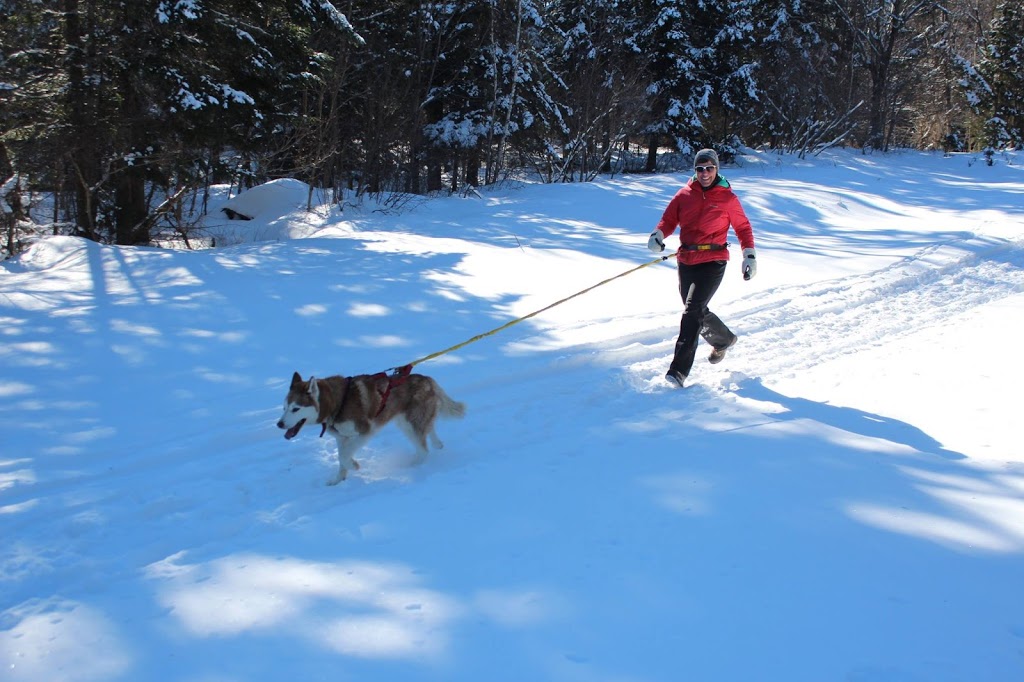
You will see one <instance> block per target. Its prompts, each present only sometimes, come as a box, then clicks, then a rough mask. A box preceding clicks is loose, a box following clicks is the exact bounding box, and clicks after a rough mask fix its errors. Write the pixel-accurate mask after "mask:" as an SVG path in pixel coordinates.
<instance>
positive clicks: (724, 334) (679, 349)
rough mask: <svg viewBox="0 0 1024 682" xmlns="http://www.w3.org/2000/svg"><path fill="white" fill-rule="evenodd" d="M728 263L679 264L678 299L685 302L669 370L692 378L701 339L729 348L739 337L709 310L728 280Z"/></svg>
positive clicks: (719, 346) (719, 261) (717, 261)
mask: <svg viewBox="0 0 1024 682" xmlns="http://www.w3.org/2000/svg"><path fill="white" fill-rule="evenodd" d="M726 265H728V261H724V260H715V261H711V262H709V263H701V264H699V265H684V264H682V263H679V295H680V296H682V298H683V317H682V319H681V320H680V321H679V338H678V339H677V340H676V352H675V356H674V357H673V358H672V365H671V366H670V367H669V369H672V370H675V371H677V372H681V373H682V374H684V375H687V376H689V374H690V368H691V367H693V357H694V356H695V355H696V354H697V336H698V335H700V336H701V337H703V338H704V340H705V341H707V342H708V343H709V344H711V345H712V346H714V347H715V348H727V347H728V346H729V344H731V343H732V342H733V339H735V338H736V335H735V334H733V333H732V332H731V331H729V328H728V327H726V326H725V323H724V322H722V320H720V319H719V318H718V315H715V314H714V313H713V312H711V311H710V310H708V303H709V302H710V301H711V297H712V296H714V295H715V292H716V291H718V285H720V284H721V283H722V277H724V276H725V266H726Z"/></svg>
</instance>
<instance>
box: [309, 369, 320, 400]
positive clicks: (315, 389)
mask: <svg viewBox="0 0 1024 682" xmlns="http://www.w3.org/2000/svg"><path fill="white" fill-rule="evenodd" d="M309 397H310V398H312V399H313V402H315V403H316V404H317V405H319V404H320V384H318V383H317V381H316V377H314V376H313V375H312V374H311V375H309Z"/></svg>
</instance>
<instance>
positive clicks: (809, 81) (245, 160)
mask: <svg viewBox="0 0 1024 682" xmlns="http://www.w3.org/2000/svg"><path fill="white" fill-rule="evenodd" d="M0 41H2V42H0V48H2V49H0V181H2V182H3V185H2V187H0V199H2V201H0V207H2V208H3V213H2V215H0V218H2V220H3V222H4V225H3V229H4V232H3V234H2V238H0V240H2V241H3V242H4V243H3V244H2V249H3V252H4V253H5V254H11V253H16V252H17V251H18V250H19V248H20V247H19V245H20V244H21V236H22V234H23V231H24V230H26V229H28V226H33V225H34V226H35V227H36V228H37V229H38V226H39V221H38V219H36V220H35V222H33V220H32V218H33V216H32V215H31V212H32V210H33V206H32V205H31V202H32V197H34V196H46V197H47V198H48V202H49V203H48V208H47V211H48V213H47V215H48V216H49V219H48V222H47V224H46V225H45V229H47V230H48V231H50V232H52V233H55V234H56V233H59V234H75V235H81V236H84V237H87V238H90V239H94V240H97V241H102V242H108V243H117V244H148V243H152V241H153V239H154V234H156V233H158V232H162V231H166V230H168V229H172V230H184V229H185V228H186V227H187V225H185V223H186V222H187V220H188V219H189V218H188V216H189V215H194V213H195V212H194V210H187V208H188V207H184V206H183V204H184V203H185V200H186V199H188V200H189V201H194V200H195V198H196V197H198V196H202V190H203V188H206V187H209V186H211V185H212V184H215V183H235V184H237V185H238V186H239V187H246V186H251V185H253V184H257V183H260V182H263V181H266V180H268V179H272V178H278V177H295V178H299V179H301V180H303V181H305V182H306V183H308V184H309V185H310V186H311V187H315V188H317V189H318V190H319V191H321V192H326V193H327V194H328V195H329V196H332V197H334V198H335V200H338V199H339V198H340V197H342V196H355V197H367V196H384V195H392V194H393V193H396V192H397V193H406V194H427V193H438V192H459V191H464V190H466V189H467V188H472V187H476V186H480V185H487V184H492V183H495V182H498V181H500V180H502V179H503V178H506V177H508V176H509V175H510V174H512V173H529V174H530V175H531V177H537V178H541V179H543V180H544V181H548V182H572V181H586V180H590V179H593V178H594V177H596V176H597V175H599V174H602V173H624V172H655V171H657V170H663V169H664V168H663V166H661V165H659V164H662V163H664V161H663V160H664V159H665V158H671V154H669V155H666V154H665V153H664V152H665V151H666V150H669V151H676V152H678V154H677V155H676V158H678V159H681V160H682V163H687V162H688V158H687V157H688V155H689V154H692V152H693V150H695V149H698V148H701V147H705V146H714V147H716V148H717V149H719V150H720V153H721V155H722V156H723V157H724V158H725V159H728V158H729V155H730V154H731V153H734V152H735V151H736V150H738V149H739V148H740V147H742V146H751V147H764V148H770V149H777V150H781V151H787V152H793V153H798V154H814V153H818V152H820V151H821V150H823V149H827V148H829V147H831V146H837V145H842V146H854V147H857V148H861V149H864V150H865V152H866V153H870V152H879V151H885V150H887V149H890V148H892V147H910V148H917V149H945V150H947V151H956V150H960V151H964V150H970V151H982V150H985V149H992V150H994V149H999V148H1005V147H1009V146H1019V145H1020V144H1021V143H1022V141H1024V42H1022V41H1024V9H1022V8H1021V3H1020V2H1019V1H1018V0H1013V1H1012V2H1010V1H1007V2H999V1H998V0H949V1H948V2H939V1H937V0H714V1H710V0H634V1H629V2H627V1H625V0H552V1H549V2H545V1H543V0H461V1H460V2H415V1H410V0H402V1H395V0H334V1H331V0H258V1H256V0H34V1H32V2H28V1H26V0H0ZM193 208H194V207H193Z"/></svg>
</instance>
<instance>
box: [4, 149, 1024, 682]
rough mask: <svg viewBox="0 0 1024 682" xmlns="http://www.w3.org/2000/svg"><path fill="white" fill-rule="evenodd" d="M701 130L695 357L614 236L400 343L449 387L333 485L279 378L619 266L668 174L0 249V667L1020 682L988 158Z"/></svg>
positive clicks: (358, 364) (1007, 226)
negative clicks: (751, 249) (701, 337)
mask: <svg viewBox="0 0 1024 682" xmlns="http://www.w3.org/2000/svg"><path fill="white" fill-rule="evenodd" d="M740 161H741V165H740V166H737V167H732V168H726V169H724V174H725V175H726V176H727V177H728V178H729V179H730V181H732V183H733V185H734V187H735V189H736V191H737V193H738V194H739V196H740V198H741V200H742V201H743V202H744V205H745V207H746V209H747V213H748V215H749V216H750V218H751V220H752V222H753V225H754V232H755V236H756V238H757V243H758V263H759V265H758V267H759V272H758V275H757V277H756V278H755V279H754V280H752V281H750V282H744V281H743V280H742V278H741V276H740V272H739V258H738V250H737V249H736V247H734V248H733V251H734V253H733V260H732V262H731V264H730V267H729V270H728V272H727V274H726V281H725V282H724V284H723V286H722V288H721V289H720V290H719V293H718V294H717V296H716V297H715V299H714V301H713V306H712V308H713V309H714V310H715V311H716V312H717V313H718V314H719V315H720V316H721V317H722V318H723V319H724V320H725V321H726V322H727V323H728V324H729V325H730V326H731V327H732V329H733V330H734V331H735V332H737V333H738V334H739V335H740V341H739V343H738V344H737V345H736V346H735V347H734V348H733V349H732V350H731V351H730V352H729V354H728V357H727V358H726V360H725V362H723V363H722V364H720V365H715V366H712V365H710V364H708V363H706V362H705V361H704V360H703V357H704V355H706V352H707V351H708V348H707V347H706V346H704V345H702V346H701V348H700V350H699V355H698V362H697V363H696V364H695V365H694V371H693V374H692V379H693V380H694V385H693V386H692V387H690V388H687V389H682V390H680V389H673V388H671V387H670V386H669V385H668V384H667V383H666V382H665V381H664V379H663V374H664V371H665V369H666V368H667V364H668V360H669V357H670V354H671V348H672V345H673V342H674V339H675V334H676V331H677V325H678V317H679V312H680V310H679V309H680V304H679V300H678V294H677V292H676V289H675V273H674V269H673V267H672V266H671V265H670V264H669V263H656V264H652V265H651V266H649V267H645V268H642V269H640V270H637V271H636V272H634V273H631V274H629V275H627V276H624V277H621V278H617V279H613V280H612V281H610V282H608V283H607V284H604V285H602V286H600V287H598V288H596V289H594V290H593V291H590V292H588V293H586V294H584V295H581V296H578V297H575V298H572V299H571V300H569V301H567V302H566V303H564V304H560V305H558V306H555V307H554V308H551V309H550V310H547V311H545V312H543V313H541V314H539V315H536V316H534V317H531V318H529V319H527V320H525V321H523V322H522V323H519V324H516V325H513V326H511V327H509V328H507V329H505V330H503V331H501V332H499V333H497V334H495V335H492V336H487V337H485V338H483V339H481V340H479V341H477V342H474V343H472V344H470V345H468V346H466V347H464V348H462V349H459V350H457V351H454V352H451V353H447V354H444V355H442V356H440V357H438V358H437V359H432V360H429V361H427V362H424V363H422V364H420V365H418V366H417V368H416V369H417V371H421V372H424V373H427V374H430V375H432V376H434V377H435V378H437V379H438V381H439V382H440V383H441V384H442V385H443V386H444V387H445V388H446V390H447V391H448V392H449V393H450V394H451V395H452V396H453V397H455V398H456V399H458V400H461V401H464V402H466V403H467V405H468V408H469V412H468V414H467V416H466V418H465V419H464V420H461V421H448V422H442V423H440V425H439V433H440V435H441V437H442V438H443V439H444V440H445V443H446V447H445V449H444V450H441V451H437V452H434V453H432V454H431V456H430V458H428V460H427V462H426V463H425V464H423V465H421V466H418V467H414V466H411V460H412V452H411V449H410V448H409V446H408V444H407V443H406V441H405V440H404V438H403V437H402V436H401V435H400V434H399V432H398V431H397V430H396V429H394V428H393V427H392V428H389V429H386V430H385V431H383V432H382V433H381V434H380V435H379V436H378V437H377V438H376V439H375V440H374V441H372V442H371V444H370V445H369V446H368V447H367V448H366V449H365V450H364V451H363V453H362V456H361V457H360V460H361V461H362V463H363V468H362V469H361V470H360V471H358V472H355V474H354V475H353V476H352V477H350V479H349V480H348V481H346V482H344V483H342V484H340V485H338V486H336V487H328V486H326V485H325V482H326V481H327V480H328V479H329V478H330V477H331V476H332V474H333V473H334V469H335V462H334V453H333V452H332V446H333V440H331V439H322V440H321V439H318V438H317V437H316V436H317V431H315V430H313V429H305V430H304V432H303V433H302V434H300V435H299V437H298V438H296V439H295V440H293V441H285V440H284V438H283V437H282V432H281V431H280V430H279V429H277V428H276V427H275V421H276V420H277V418H278V417H279V416H280V405H281V401H282V399H283V396H284V392H285V389H286V387H287V384H288V382H289V379H290V377H291V374H292V372H293V371H299V372H300V373H301V374H302V375H303V376H308V375H309V374H310V373H312V374H315V375H318V376H325V375H328V374H335V373H340V374H357V373H367V372H377V371H382V370H386V369H389V368H392V367H396V366H400V365H403V364H406V363H408V362H411V361H413V360H415V359H417V358H421V357H423V356H426V355H428V354H431V353H434V352H436V351H440V350H444V349H446V348H449V347H451V346H453V345H456V344H459V343H461V342H463V341H465V340H467V339H470V338H472V337H474V336H476V335H478V334H481V333H484V332H487V331H489V330H491V329H494V328H497V327H499V326H501V325H503V324H505V323H507V322H509V321H510V320H512V319H515V318H518V317H520V316H524V315H528V314H529V313H532V312H534V311H537V310H539V309H541V308H544V307H545V306H547V305H549V304H551V303H552V302H554V301H557V300H560V299H562V298H565V297H568V296H571V295H572V294H573V293H575V292H578V291H580V290H583V289H585V288H587V287H589V286H592V285H594V284H596V283H597V282H600V281H602V280H605V279H608V278H612V277H615V276H616V275H618V274H620V273H622V272H625V271H627V270H630V269H631V268H635V267H636V266H638V265H641V264H644V263H647V262H649V261H651V260H652V254H650V252H648V251H647V250H646V243H647V235H648V234H649V233H650V231H651V229H652V228H653V226H654V225H655V223H656V222H657V219H658V217H659V216H660V214H661V211H662V210H663V208H664V206H665V204H666V203H667V202H668V200H669V198H670V197H671V195H672V194H673V193H674V192H675V190H676V189H677V188H678V187H679V185H680V184H681V183H682V182H683V181H684V180H685V178H684V177H683V176H680V175H665V176H643V177H636V176H627V177H617V178H614V179H611V180H603V181H599V182H595V183H590V184H578V185H546V186H545V185H521V186H514V187H504V188H502V189H500V190H490V191H483V192H482V193H481V196H479V197H473V198H459V197H453V198H444V199H437V200H431V201H426V202H422V203H419V204H418V205H416V206H409V207H408V209H409V210H407V211H405V212H403V213H401V214H398V215H389V214H386V213H382V212H375V211H372V210H370V209H372V208H373V206H370V207H367V209H366V210H364V211H361V212H357V211H352V210H349V211H347V212H346V213H345V214H344V215H341V214H338V213H336V212H335V213H332V212H331V211H327V210H322V211H319V212H313V213H308V214H307V213H304V212H302V211H301V210H296V209H295V207H294V204H293V203H292V202H290V201H289V202H287V205H282V208H281V210H280V211H279V212H277V214H276V215H275V211H273V210H269V209H268V208H267V207H266V206H263V208H262V209H261V213H260V215H259V216H258V217H257V220H254V221H250V222H249V223H243V222H239V221H231V223H230V225H228V223H227V222H226V221H222V222H223V223H224V225H223V226H222V227H223V228H224V229H230V230H231V231H232V232H233V234H234V235H235V237H236V238H240V240H241V241H246V240H245V235H246V234H249V235H251V236H253V237H254V238H255V237H257V236H258V238H259V239H260V240H259V241H247V242H246V243H241V244H238V245H235V246H231V247H227V248H221V249H215V250H207V251H199V252H172V251H167V250H158V249H148V248H114V247H108V246H101V245H97V244H94V243H90V242H86V241H82V240H79V239H70V238H52V239H48V240H46V241H44V242H42V243H39V244H37V245H36V246H35V247H33V248H32V249H31V250H30V251H29V252H27V253H25V254H23V255H22V256H21V257H20V258H18V259H15V260H13V261H8V262H5V263H3V264H2V267H0V337H2V340H3V345H2V346H0V425H2V427H3V431H4V434H5V435H4V438H3V441H2V445H0V539H2V541H0V680H11V681H19V682H20V681H24V680H32V681H39V682H59V681H92V680H112V681H114V680H116V681H133V682H134V681H165V680H166V681H174V682H242V681H267V682H271V681H272V682H277V681H279V680H302V681H306V680H330V681H331V682H338V681H343V680H353V681H356V680H358V681H359V682H367V681H370V680H381V681H388V682H391V681H394V680H446V681H447V680H459V681H466V682H482V681H484V680H487V681H488V682H504V681H507V682H527V681H530V682H533V681H539V680H545V681H549V680H550V681H567V682H578V681H579V682H582V681H586V682H613V681H614V682H680V681H683V680H685V681H691V680H692V681H712V682H720V681H722V682H725V681H729V682H731V681H737V682H752V681H755V680H772V681H775V680H778V681H780V682H781V681H784V682H804V681H806V682H830V681H845V682H890V681H892V682H939V681H952V680H957V681H964V682H978V681H981V680H985V681H987V682H1019V681H1020V680H1024V448H1022V446H1021V440H1022V439H1021V435H1020V428H1019V425H1018V424H1017V423H1016V420H1017V419H1019V418H1020V416H1021V408H1020V397H1019V392H1020V387H1021V386H1022V385H1024V360H1022V356H1021V353H1020V350H1019V347H1018V345H1017V344H1018V343H1019V338H1020V337H1021V335H1022V333H1024V157H1022V156H1021V155H1019V154H1018V155H1016V156H1013V155H1009V156H1007V155H1001V156H997V157H996V164H995V165H994V166H991V167H990V166H986V165H985V164H984V163H982V162H980V161H979V159H978V158H977V157H976V156H971V155H957V156H953V157H949V158H943V157H942V156H941V155H939V154H926V153H910V152H907V153H893V154H887V155H873V156H863V155H859V154H857V153H855V152H835V153H831V154H827V155H823V156H822V157H819V158H815V159H812V160H808V161H800V160H798V159H796V158H794V157H788V156H777V155H772V154H754V153H751V154H749V155H747V156H745V157H743V158H741V159H740ZM212 214H213V215H216V216H221V217H222V216H223V214H222V213H220V212H219V211H216V210H215V209H214V210H213V211H212ZM221 217H218V218H217V220H221ZM213 228H216V226H215V225H211V229H213ZM733 241H734V242H735V239H733ZM677 243H678V242H677V240H676V237H672V238H670V240H669V246H670V248H672V247H674V246H675V244H677Z"/></svg>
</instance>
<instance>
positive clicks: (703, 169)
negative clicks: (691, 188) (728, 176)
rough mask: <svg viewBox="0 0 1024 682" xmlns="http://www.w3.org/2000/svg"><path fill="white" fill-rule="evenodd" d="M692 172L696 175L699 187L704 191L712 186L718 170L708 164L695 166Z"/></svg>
mask: <svg viewBox="0 0 1024 682" xmlns="http://www.w3.org/2000/svg"><path fill="white" fill-rule="evenodd" d="M693 172H694V173H696V174H697V182H699V183H700V186H701V187H703V188H704V189H707V188H708V187H710V186H711V185H713V184H714V183H715V178H717V177H718V169H717V168H715V166H714V165H712V164H711V163H709V162H704V163H698V164H695V165H694V167H693Z"/></svg>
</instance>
